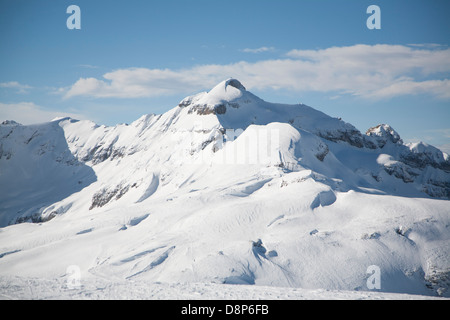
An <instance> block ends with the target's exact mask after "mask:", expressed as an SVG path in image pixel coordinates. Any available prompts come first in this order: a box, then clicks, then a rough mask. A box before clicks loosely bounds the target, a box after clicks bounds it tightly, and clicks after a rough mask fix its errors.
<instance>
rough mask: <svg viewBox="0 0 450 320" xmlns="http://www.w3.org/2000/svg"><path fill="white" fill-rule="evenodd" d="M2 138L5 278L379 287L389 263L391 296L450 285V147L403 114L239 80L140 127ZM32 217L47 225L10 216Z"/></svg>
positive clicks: (64, 129) (67, 129)
mask: <svg viewBox="0 0 450 320" xmlns="http://www.w3.org/2000/svg"><path fill="white" fill-rule="evenodd" d="M0 139H1V140H0V141H1V144H0V146H1V147H0V151H1V152H0V188H1V189H2V190H4V191H5V192H4V193H1V195H0V203H2V206H1V207H0V210H1V212H0V218H1V219H0V221H1V223H2V225H1V226H2V227H3V228H2V229H1V232H0V266H1V267H0V270H1V271H0V275H4V276H8V275H14V276H22V277H44V278H52V277H64V276H67V268H68V266H71V265H76V266H78V267H79V268H80V270H81V276H82V279H89V278H98V277H102V278H107V279H121V280H124V279H129V280H136V279H145V280H147V281H163V282H215V283H231V284H256V285H270V286H289V287H302V288H313V289H315V288H326V289H338V290H355V289H356V290H367V286H366V280H367V277H368V274H367V272H366V270H367V267H369V266H371V265H377V266H379V267H380V269H381V270H382V289H381V290H382V291H388V292H405V293H416V294H431V295H433V294H434V295H435V294H441V295H446V294H448V291H447V288H448V286H449V274H450V261H449V259H448V257H449V256H450V255H449V253H450V252H449V251H450V246H449V243H450V232H449V230H448V227H449V226H450V217H449V215H448V208H449V207H448V204H449V202H448V200H447V199H448V198H449V190H450V173H449V171H450V170H449V163H450V162H449V159H448V155H446V154H444V153H442V152H441V151H439V150H438V149H436V148H434V147H432V146H428V145H425V144H423V143H418V144H411V145H405V144H403V142H402V140H401V138H400V136H399V134H398V133H397V132H395V130H394V129H392V128H391V127H390V126H388V125H379V126H377V127H374V128H371V129H369V130H368V131H367V133H366V134H362V133H360V132H359V131H358V130H357V129H356V128H355V127H353V126H352V125H350V124H348V123H345V122H344V121H342V120H340V119H336V118H332V117H329V116H327V115H325V114H324V113H322V112H320V111H317V110H315V109H313V108H311V107H308V106H305V105H292V106H291V105H282V104H273V103H268V102H265V101H263V100H261V99H260V98H258V97H256V96H255V95H253V94H251V93H250V92H248V91H247V90H246V89H245V88H244V86H243V85H242V84H241V83H240V82H239V81H237V80H236V79H228V80H226V81H223V82H222V83H220V84H218V85H217V86H216V87H214V88H213V89H212V90H211V91H209V92H205V93H200V94H197V95H195V96H192V97H187V98H186V99H184V100H183V101H181V102H180V104H179V105H178V106H177V107H175V108H173V109H171V110H169V111H168V112H166V113H164V114H162V115H145V116H142V117H141V118H140V119H138V120H136V121H135V122H133V123H131V124H130V125H117V126H115V127H105V126H98V125H96V124H94V123H93V122H90V121H77V120H73V119H69V118H63V119H56V120H54V121H52V122H49V123H44V124H39V125H34V126H20V125H17V124H14V123H12V122H8V123H4V124H3V125H2V126H0ZM40 150H45V152H42V151H40ZM18 159H20V161H19V160H18ZM24 168H26V169H24ZM26 170H30V171H28V172H27V171H26ZM39 170H41V171H39ZM35 172H42V174H35ZM36 194H38V195H39V196H36ZM432 197H435V198H442V199H433V198H432ZM24 221H31V222H43V221H46V222H45V223H39V224H28V223H26V224H17V225H10V226H8V227H5V226H6V225H9V224H14V223H18V222H24ZM36 266H38V267H36Z"/></svg>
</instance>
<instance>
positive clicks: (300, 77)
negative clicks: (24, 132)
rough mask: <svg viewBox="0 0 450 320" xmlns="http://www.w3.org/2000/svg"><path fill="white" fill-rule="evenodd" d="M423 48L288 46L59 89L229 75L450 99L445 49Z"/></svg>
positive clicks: (165, 83) (141, 91)
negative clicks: (258, 55) (272, 55)
mask: <svg viewBox="0 0 450 320" xmlns="http://www.w3.org/2000/svg"><path fill="white" fill-rule="evenodd" d="M427 48H428V47H426V48H425V49H424V48H422V47H419V48H417V47H410V46H402V45H373V46H370V45H354V46H348V47H332V48H327V49H321V50H292V51H290V52H288V53H287V55H286V57H284V58H282V59H269V60H261V61H257V62H245V61H241V62H237V63H232V64H226V65H219V64H215V65H200V66H194V67H191V68H186V69H180V70H171V69H146V68H129V69H120V70H116V71H113V72H109V73H106V74H105V75H103V79H97V78H81V79H79V80H78V81H77V82H76V83H75V84H73V85H72V86H71V87H70V88H69V89H65V90H63V91H64V93H65V97H66V98H70V97H75V96H89V97H97V98H104V97H117V98H136V97H154V96H162V95H170V94H181V93H188V92H196V91H199V90H206V89H210V88H211V87H212V86H214V85H215V84H217V83H218V82H220V81H222V80H224V79H226V78H229V77H234V78H237V79H239V80H240V81H241V82H242V83H243V84H244V85H245V86H246V87H247V88H248V89H250V90H252V89H259V90H263V89H273V90H278V89H286V90H291V91H294V92H308V91H313V92H324V93H327V92H331V93H333V94H338V95H342V94H350V95H355V96H360V97H363V98H368V99H386V98H391V97H396V96H402V95H413V94H429V95H431V96H433V97H435V98H439V99H450V90H449V89H450V80H449V79H447V78H446V77H448V75H449V72H450V49H434V48H431V49H429V48H428V49H427ZM249 50H250V49H249ZM255 50H256V49H255Z"/></svg>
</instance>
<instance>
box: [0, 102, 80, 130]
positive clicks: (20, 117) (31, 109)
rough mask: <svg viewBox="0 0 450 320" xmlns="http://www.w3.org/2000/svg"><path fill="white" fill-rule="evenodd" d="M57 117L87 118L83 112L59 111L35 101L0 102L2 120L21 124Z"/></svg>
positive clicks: (46, 120) (0, 119)
mask: <svg viewBox="0 0 450 320" xmlns="http://www.w3.org/2000/svg"><path fill="white" fill-rule="evenodd" d="M56 117H71V118H74V119H80V120H81V119H86V117H84V116H83V115H81V114H77V113H65V112H59V111H52V110H46V109H44V108H43V107H41V106H38V105H36V104H34V103H33V102H19V103H1V102H0V122H3V121H4V120H14V121H16V122H18V123H21V124H25V125H26V124H34V123H42V122H48V121H51V120H53V119H54V118H56Z"/></svg>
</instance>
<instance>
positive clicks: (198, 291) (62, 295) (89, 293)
mask: <svg viewBox="0 0 450 320" xmlns="http://www.w3.org/2000/svg"><path fill="white" fill-rule="evenodd" d="M0 299H6V300H11V299H22V300H24V299H26V300H28V299H43V300H84V299H88V300H111V299H112V300H141V299H142V300H150V299H151V300H430V299H432V300H436V299H439V300H443V299H445V298H436V297H430V296H422V295H410V294H395V293H383V292H377V291H344V290H325V289H317V290H312V289H310V290H307V289H301V288H281V287H270V286H249V285H226V284H215V283H161V282H148V281H133V280H122V281H110V280H107V279H101V278H92V279H89V280H86V281H82V282H81V283H80V285H79V287H77V288H73V287H70V286H69V287H68V284H67V281H66V280H65V279H61V278H60V279H36V278H20V277H0ZM446 300H448V299H446Z"/></svg>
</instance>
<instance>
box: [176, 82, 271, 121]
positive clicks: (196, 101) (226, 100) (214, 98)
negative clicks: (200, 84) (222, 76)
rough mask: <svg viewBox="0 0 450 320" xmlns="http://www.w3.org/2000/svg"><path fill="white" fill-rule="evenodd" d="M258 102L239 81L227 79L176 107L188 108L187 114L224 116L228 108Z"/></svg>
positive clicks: (188, 98) (187, 98)
mask: <svg viewBox="0 0 450 320" xmlns="http://www.w3.org/2000/svg"><path fill="white" fill-rule="evenodd" d="M260 101H262V100H261V99H260V98H258V97H257V96H255V95H253V94H252V93H250V92H248V91H247V90H246V89H245V87H244V86H243V85H242V83H241V82H240V81H239V80H237V79H234V78H228V79H227V80H224V81H222V82H220V83H219V84H217V85H216V86H215V87H214V88H212V89H211V90H210V91H208V92H202V93H199V94H197V95H194V96H189V97H186V98H185V99H183V100H182V101H181V102H180V103H179V104H178V106H179V107H189V108H190V109H189V113H193V112H196V113H197V114H201V115H205V114H211V113H212V114H225V113H226V112H227V108H228V107H231V108H239V107H240V105H242V104H248V103H250V102H260Z"/></svg>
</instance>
